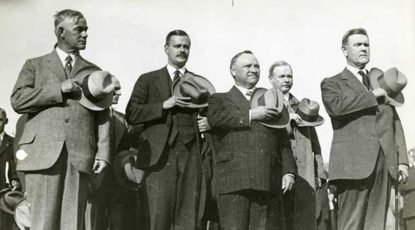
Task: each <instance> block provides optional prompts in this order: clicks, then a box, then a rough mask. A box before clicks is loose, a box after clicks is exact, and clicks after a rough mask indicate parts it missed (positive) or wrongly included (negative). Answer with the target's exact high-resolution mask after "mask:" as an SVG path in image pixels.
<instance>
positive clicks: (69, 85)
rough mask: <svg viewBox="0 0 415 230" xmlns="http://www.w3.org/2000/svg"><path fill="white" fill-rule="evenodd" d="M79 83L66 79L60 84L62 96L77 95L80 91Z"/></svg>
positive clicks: (75, 80)
mask: <svg viewBox="0 0 415 230" xmlns="http://www.w3.org/2000/svg"><path fill="white" fill-rule="evenodd" d="M80 86H81V82H80V81H79V80H77V79H67V80H65V81H64V82H62V84H61V90H62V93H63V94H68V93H77V92H80V91H81V88H80Z"/></svg>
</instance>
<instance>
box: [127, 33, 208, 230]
mask: <svg viewBox="0 0 415 230" xmlns="http://www.w3.org/2000/svg"><path fill="white" fill-rule="evenodd" d="M189 51H190V38H189V36H188V35H187V33H186V32H184V31H182V30H174V31H171V32H170V33H168V35H167V37H166V43H165V45H164V52H165V53H166V54H167V65H166V66H165V67H163V68H161V69H159V70H156V71H152V72H149V73H145V74H143V75H141V76H140V77H139V78H138V80H137V82H136V84H135V86H134V89H133V92H132V94H131V98H130V100H129V102H128V105H127V109H126V119H127V122H128V123H129V124H131V125H138V124H143V125H144V130H143V133H142V135H141V137H140V140H137V141H139V142H140V143H139V145H138V146H139V148H140V149H139V152H140V156H141V157H140V160H139V162H135V163H134V165H135V167H136V168H140V169H141V170H144V171H145V175H146V176H145V177H146V178H145V182H144V184H143V189H145V192H144V193H145V194H146V196H147V201H148V204H142V205H144V207H148V208H147V210H140V211H143V212H148V223H143V225H144V224H147V225H149V226H148V227H149V228H150V229H154V230H156V229H160V230H165V229H196V225H197V218H198V211H197V210H198V204H199V196H200V184H201V170H202V169H201V160H200V147H199V144H200V133H199V132H204V131H206V128H207V127H208V125H207V119H206V117H201V118H198V117H197V114H198V110H197V109H192V108H187V106H188V105H189V102H190V98H189V97H176V96H172V93H171V86H172V83H173V81H174V80H176V79H179V78H180V77H182V76H183V75H184V74H185V73H186V72H188V70H187V68H186V67H185V65H186V62H187V60H188V57H189ZM137 183H140V181H137Z"/></svg>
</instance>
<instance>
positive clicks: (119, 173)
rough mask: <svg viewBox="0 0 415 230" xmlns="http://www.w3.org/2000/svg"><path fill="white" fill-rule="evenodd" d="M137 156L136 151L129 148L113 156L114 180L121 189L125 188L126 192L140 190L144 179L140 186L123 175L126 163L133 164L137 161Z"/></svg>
mask: <svg viewBox="0 0 415 230" xmlns="http://www.w3.org/2000/svg"><path fill="white" fill-rule="evenodd" d="M137 155H138V151H137V150H136V149H135V148H130V149H129V150H124V151H121V152H119V153H118V154H117V155H116V156H115V159H114V163H113V171H114V176H115V180H116V181H117V182H118V184H119V185H120V186H121V187H123V188H126V189H128V190H133V191H137V190H138V189H139V188H140V186H141V184H142V183H143V181H144V179H143V181H142V182H141V183H140V184H137V183H134V182H132V181H130V180H129V179H128V178H127V177H126V175H125V172H124V165H125V164H126V163H127V162H135V159H137Z"/></svg>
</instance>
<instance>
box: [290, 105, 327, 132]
mask: <svg viewBox="0 0 415 230" xmlns="http://www.w3.org/2000/svg"><path fill="white" fill-rule="evenodd" d="M319 110H320V105H319V104H318V102H316V101H312V100H310V99H308V98H303V99H302V100H301V101H300V103H299V104H298V108H297V111H295V112H296V113H297V114H298V115H299V116H300V117H301V122H300V123H299V124H297V125H298V126H299V127H304V126H319V125H321V124H323V123H324V118H323V117H322V116H320V115H319V114H318V111H319Z"/></svg>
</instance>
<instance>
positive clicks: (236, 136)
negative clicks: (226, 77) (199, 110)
mask: <svg viewBox="0 0 415 230" xmlns="http://www.w3.org/2000/svg"><path fill="white" fill-rule="evenodd" d="M249 109H250V105H249V102H248V100H247V99H246V98H245V97H244V95H242V93H241V92H240V91H239V90H238V89H237V88H236V87H233V88H232V89H231V90H230V91H229V92H228V93H218V94H214V95H213V96H212V97H211V98H210V100H209V108H208V121H209V124H210V125H211V127H212V133H213V134H214V142H215V150H216V153H217V155H216V160H215V162H214V163H215V167H214V168H215V172H214V177H215V183H216V184H215V188H216V189H215V190H216V191H215V193H216V194H217V195H218V196H219V198H218V207H219V218H220V221H221V227H223V228H224V229H228V228H230V226H228V224H229V225H232V226H235V225H238V226H239V224H240V223H246V221H248V222H249V221H250V222H251V223H248V224H249V225H250V229H268V227H271V228H272V226H273V227H274V228H278V226H279V227H282V219H281V213H280V212H279V211H280V208H281V195H282V194H281V178H282V176H283V175H284V174H286V173H296V168H295V161H294V158H293V155H292V151H291V147H290V142H289V140H288V136H287V133H286V130H285V129H278V130H277V129H270V128H267V127H265V126H263V125H262V124H260V123H259V122H257V121H251V122H249V112H248V111H249ZM230 196H233V197H230ZM240 196H242V197H247V198H248V199H249V200H251V207H246V205H242V206H243V207H235V206H232V203H233V202H232V201H230V203H228V201H229V200H235V199H236V200H237V199H239V198H238V197H240ZM225 197H230V199H227V198H225ZM221 198H225V199H221ZM258 198H259V199H258ZM248 206H249V205H248ZM252 206H259V208H258V209H261V210H264V209H265V210H267V211H265V213H264V212H263V211H259V213H257V215H250V216H249V215H248V219H250V218H251V219H250V220H246V216H245V217H244V216H242V215H234V214H235V213H236V212H240V213H243V212H246V211H247V212H248V213H249V210H250V209H251V208H252ZM245 208H246V209H247V210H244V209H245ZM252 210H254V209H251V212H252ZM251 214H252V213H251ZM235 216H239V217H240V218H241V219H238V217H235ZM234 217H235V218H236V219H233V220H232V218H234ZM257 217H258V219H256V218H257ZM253 219H256V220H253ZM230 222H231V223H230ZM253 222H257V223H258V225H255V226H253V225H252V223H253ZM241 228H246V226H241Z"/></svg>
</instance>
